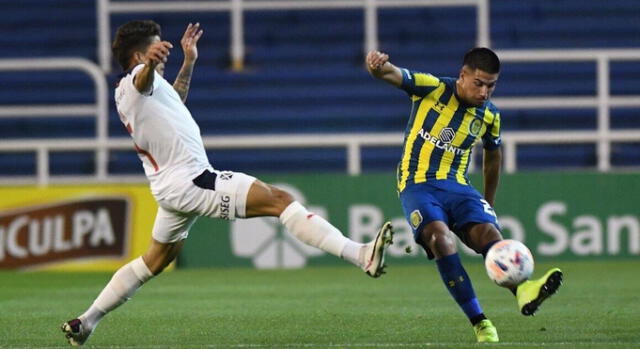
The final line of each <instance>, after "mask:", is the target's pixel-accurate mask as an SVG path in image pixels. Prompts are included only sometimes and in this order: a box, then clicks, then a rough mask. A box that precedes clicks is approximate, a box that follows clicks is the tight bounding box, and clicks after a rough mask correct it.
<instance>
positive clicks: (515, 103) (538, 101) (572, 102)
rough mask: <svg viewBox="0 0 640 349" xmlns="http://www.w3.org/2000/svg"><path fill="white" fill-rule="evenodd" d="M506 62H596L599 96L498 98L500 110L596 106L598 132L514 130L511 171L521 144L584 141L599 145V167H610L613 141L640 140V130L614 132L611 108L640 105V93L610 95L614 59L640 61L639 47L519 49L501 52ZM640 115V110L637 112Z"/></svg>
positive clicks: (509, 145)
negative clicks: (611, 121)
mask: <svg viewBox="0 0 640 349" xmlns="http://www.w3.org/2000/svg"><path fill="white" fill-rule="evenodd" d="M497 53H498V56H499V57H500V60H501V61H503V62H519V63H526V62H580V61H582V62H584V61H587V62H589V61H592V62H595V63H596V64H597V69H596V86H597V92H596V96H594V97H591V96H584V97H560V98H557V97H556V98H554V97H529V98H496V99H495V100H494V102H495V104H496V105H497V106H498V107H499V108H500V109H523V108H524V109H526V108H536V109H548V108H574V109H579V108H580V109H581V108H597V109H598V129H597V130H596V131H569V132H567V131H562V132H550V131H540V132H512V133H507V134H505V137H504V139H505V153H506V159H505V170H506V171H507V172H508V173H512V172H515V171H516V169H517V161H516V151H517V150H516V147H517V146H518V144H523V143H529V144H544V143H547V144H553V143H556V144H557V143H585V142H595V143H596V144H597V155H598V166H597V167H598V170H599V171H609V169H610V168H611V142H639V141H640V130H626V131H612V130H611V127H610V114H611V108H612V107H640V95H635V96H615V97H614V96H611V93H610V88H609V85H610V84H609V82H610V71H609V68H610V63H611V61H640V50H631V49H589V50H584V49H583V50H571V49H569V50H517V51H507V50H503V51H498V52H497ZM638 116H639V117H640V113H639V115H638Z"/></svg>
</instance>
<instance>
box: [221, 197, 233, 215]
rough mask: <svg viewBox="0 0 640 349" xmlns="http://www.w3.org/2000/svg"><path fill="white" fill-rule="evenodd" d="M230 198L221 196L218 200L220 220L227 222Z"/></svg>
mask: <svg viewBox="0 0 640 349" xmlns="http://www.w3.org/2000/svg"><path fill="white" fill-rule="evenodd" d="M230 202H231V197H230V196H229V195H222V196H221V198H220V218H222V219H225V220H229V211H230Z"/></svg>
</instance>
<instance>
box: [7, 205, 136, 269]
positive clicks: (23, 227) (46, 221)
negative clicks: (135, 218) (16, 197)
mask: <svg viewBox="0 0 640 349" xmlns="http://www.w3.org/2000/svg"><path fill="white" fill-rule="evenodd" d="M128 217H129V202H128V201H127V199H126V198H114V197H103V198H101V197H97V198H96V197H94V198H88V199H78V200H74V201H71V202H62V203H53V204H48V205H46V206H37V207H33V206H31V207H24V208H20V209H18V210H16V211H13V212H9V213H5V214H3V215H0V269H19V268H25V267H32V266H37V265H39V264H44V263H52V262H62V261H70V260H74V259H86V258H96V257H122V256H124V254H125V253H126V241H127V236H128V235H129V234H128V230H129V224H128Z"/></svg>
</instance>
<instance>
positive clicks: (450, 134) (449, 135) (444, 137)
mask: <svg viewBox="0 0 640 349" xmlns="http://www.w3.org/2000/svg"><path fill="white" fill-rule="evenodd" d="M438 137H439V138H440V140H441V141H443V142H445V143H451V142H453V139H454V138H455V137H456V131H454V130H453V129H452V128H451V127H445V128H443V129H442V131H440V134H439V135H438Z"/></svg>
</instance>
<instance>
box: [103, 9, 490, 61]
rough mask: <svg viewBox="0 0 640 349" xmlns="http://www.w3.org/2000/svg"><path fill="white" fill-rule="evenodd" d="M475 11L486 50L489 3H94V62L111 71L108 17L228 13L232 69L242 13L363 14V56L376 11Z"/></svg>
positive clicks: (240, 45)
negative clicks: (345, 11)
mask: <svg viewBox="0 0 640 349" xmlns="http://www.w3.org/2000/svg"><path fill="white" fill-rule="evenodd" d="M453 6H470V7H475V8H476V27H477V36H476V44H477V45H478V46H485V47H489V46H490V45H491V43H490V41H489V0H429V1H425V0H306V1H298V0H272V1H260V0H226V1H175V2H153V1H127V2H124V1H111V0H98V6H97V9H96V11H97V13H96V15H97V21H96V25H97V32H98V52H97V53H98V59H99V61H100V67H102V70H104V71H105V72H110V71H111V43H110V41H111V40H110V32H111V24H110V23H111V14H113V13H140V12H142V13H157V12H230V14H231V21H230V22H231V24H230V26H231V30H230V33H231V40H230V43H231V44H230V45H231V47H230V49H229V51H230V57H231V62H232V64H233V68H234V69H236V70H240V69H242V67H243V66H244V56H245V45H244V12H246V11H269V10H325V9H353V8H356V9H357V8H361V9H362V10H363V11H364V35H365V37H364V47H363V50H364V52H368V51H370V50H374V49H377V48H378V20H377V18H378V8H387V7H393V8H402V7H453Z"/></svg>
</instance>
